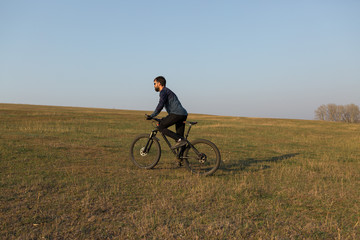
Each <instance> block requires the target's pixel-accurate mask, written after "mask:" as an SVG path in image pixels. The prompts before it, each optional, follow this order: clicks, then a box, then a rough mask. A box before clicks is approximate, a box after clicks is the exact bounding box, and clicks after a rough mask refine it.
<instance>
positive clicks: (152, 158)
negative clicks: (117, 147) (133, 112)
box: [130, 134, 161, 169]
mask: <svg viewBox="0 0 360 240" xmlns="http://www.w3.org/2000/svg"><path fill="white" fill-rule="evenodd" d="M149 137H150V136H149V134H141V135H139V136H137V137H136V138H135V139H134V141H133V142H132V143H131V147H130V160H131V161H132V162H133V163H134V164H135V165H136V166H137V167H139V168H142V169H152V168H154V167H155V166H156V164H158V162H159V160H160V157H161V147H160V143H159V141H158V140H157V139H156V138H152V141H153V142H152V145H151V149H150V151H149V152H148V153H144V152H142V151H143V149H144V148H145V145H146V143H147V142H148V140H149Z"/></svg>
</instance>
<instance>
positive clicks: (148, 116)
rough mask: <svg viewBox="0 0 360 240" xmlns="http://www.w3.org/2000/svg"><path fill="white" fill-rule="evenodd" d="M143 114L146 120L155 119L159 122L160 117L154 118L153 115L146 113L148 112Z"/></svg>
mask: <svg viewBox="0 0 360 240" xmlns="http://www.w3.org/2000/svg"><path fill="white" fill-rule="evenodd" d="M145 116H146V118H147V119H148V120H155V121H157V122H160V121H161V119H159V118H155V117H151V116H150V115H148V114H145Z"/></svg>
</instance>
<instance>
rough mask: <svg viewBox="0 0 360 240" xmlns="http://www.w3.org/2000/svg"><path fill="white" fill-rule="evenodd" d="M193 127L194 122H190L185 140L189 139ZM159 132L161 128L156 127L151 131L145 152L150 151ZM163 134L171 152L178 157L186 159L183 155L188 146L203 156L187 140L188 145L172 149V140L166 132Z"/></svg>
mask: <svg viewBox="0 0 360 240" xmlns="http://www.w3.org/2000/svg"><path fill="white" fill-rule="evenodd" d="M191 127H192V124H189V128H188V130H187V133H186V135H185V140H186V141H187V138H188V136H189V133H190V130H191ZM158 132H159V130H158V129H156V128H155V129H154V130H152V131H151V133H150V136H149V140H148V142H147V143H146V145H145V149H144V152H148V151H150V149H151V146H152V143H153V141H152V139H153V138H155V137H156V135H157V133H158ZM161 136H162V137H163V139H164V141H165V142H166V144H167V145H168V147H169V148H170V150H171V152H172V153H173V154H174V155H175V156H176V157H177V158H179V159H184V157H183V156H181V155H182V154H183V152H184V150H185V149H186V148H187V147H191V148H192V149H193V150H194V152H195V153H196V155H197V156H199V157H201V156H200V153H199V151H198V150H197V149H196V148H195V147H194V146H193V145H192V144H191V143H190V142H189V141H187V142H188V143H187V145H186V146H185V147H182V148H180V149H172V146H171V143H170V141H169V140H168V138H167V137H166V136H165V134H164V133H161Z"/></svg>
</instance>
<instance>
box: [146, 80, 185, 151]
mask: <svg viewBox="0 0 360 240" xmlns="http://www.w3.org/2000/svg"><path fill="white" fill-rule="evenodd" d="M154 89H155V91H156V92H160V94H159V96H160V100H159V104H158V105H157V107H156V109H155V111H154V112H153V113H152V114H151V115H150V116H148V117H147V120H151V119H152V118H154V117H156V116H157V115H158V114H159V113H160V112H161V110H162V109H163V108H164V107H165V109H166V111H167V112H168V114H169V115H167V116H166V117H164V118H163V119H161V121H160V123H159V126H158V129H159V131H160V132H161V133H164V134H165V135H166V136H169V137H171V138H172V139H174V140H175V141H176V144H175V145H174V146H173V149H176V148H180V147H182V146H185V145H186V143H187V142H186V140H185V139H184V131H185V123H184V121H186V119H187V116H188V113H187V111H186V110H185V108H184V107H183V106H182V105H181V103H180V101H179V99H178V98H177V96H176V95H175V93H174V92H173V91H171V90H170V89H169V88H167V87H166V79H165V78H164V77H163V76H158V77H156V78H155V79H154ZM174 124H175V126H176V133H174V132H173V131H171V130H169V129H168V127H170V126H172V125H174Z"/></svg>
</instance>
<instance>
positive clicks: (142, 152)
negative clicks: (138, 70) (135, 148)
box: [140, 147, 147, 157]
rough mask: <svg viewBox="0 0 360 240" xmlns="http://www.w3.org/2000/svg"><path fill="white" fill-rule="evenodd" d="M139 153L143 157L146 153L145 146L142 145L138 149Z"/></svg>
mask: <svg viewBox="0 0 360 240" xmlns="http://www.w3.org/2000/svg"><path fill="white" fill-rule="evenodd" d="M140 155H141V156H143V157H145V156H146V155H147V152H145V147H142V148H141V149H140Z"/></svg>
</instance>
